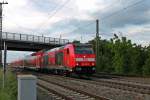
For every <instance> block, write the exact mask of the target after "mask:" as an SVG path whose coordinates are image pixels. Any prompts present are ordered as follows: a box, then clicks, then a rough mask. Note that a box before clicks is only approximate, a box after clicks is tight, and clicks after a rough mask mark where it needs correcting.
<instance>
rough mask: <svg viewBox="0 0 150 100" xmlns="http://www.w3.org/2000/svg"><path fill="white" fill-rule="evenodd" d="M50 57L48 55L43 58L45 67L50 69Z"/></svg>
mask: <svg viewBox="0 0 150 100" xmlns="http://www.w3.org/2000/svg"><path fill="white" fill-rule="evenodd" d="M48 62H49V57H48V54H46V55H44V56H43V67H48Z"/></svg>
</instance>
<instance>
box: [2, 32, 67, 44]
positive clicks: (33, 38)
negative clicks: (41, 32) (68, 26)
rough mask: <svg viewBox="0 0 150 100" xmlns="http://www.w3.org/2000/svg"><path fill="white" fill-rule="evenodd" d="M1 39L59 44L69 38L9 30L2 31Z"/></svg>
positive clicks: (65, 42)
mask: <svg viewBox="0 0 150 100" xmlns="http://www.w3.org/2000/svg"><path fill="white" fill-rule="evenodd" d="M2 39H5V40H17V41H24V42H36V43H47V44H61V45H63V44H67V43H69V40H67V39H59V38H51V37H43V36H36V35H28V34H19V33H9V32H3V33H2Z"/></svg>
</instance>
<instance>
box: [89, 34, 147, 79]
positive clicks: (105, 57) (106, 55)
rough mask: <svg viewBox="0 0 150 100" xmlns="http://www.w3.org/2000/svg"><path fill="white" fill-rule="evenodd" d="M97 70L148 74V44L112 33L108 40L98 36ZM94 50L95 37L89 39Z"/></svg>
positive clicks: (114, 72)
mask: <svg viewBox="0 0 150 100" xmlns="http://www.w3.org/2000/svg"><path fill="white" fill-rule="evenodd" d="M98 41H99V55H97V56H98V59H99V60H98V66H97V72H105V73H112V74H120V75H137V76H150V45H149V46H147V47H146V46H145V47H143V46H141V45H138V44H135V43H132V41H131V40H129V39H127V38H126V37H119V36H117V35H116V34H114V37H113V38H111V39H110V40H103V39H101V38H99V40H98ZM89 43H91V44H93V48H94V50H95V44H96V43H95V39H93V40H91V41H89Z"/></svg>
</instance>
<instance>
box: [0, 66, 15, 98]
mask: <svg viewBox="0 0 150 100" xmlns="http://www.w3.org/2000/svg"><path fill="white" fill-rule="evenodd" d="M0 100H17V79H16V77H15V75H14V74H13V73H12V72H10V71H7V72H6V79H5V87H4V88H3V71H2V68H0Z"/></svg>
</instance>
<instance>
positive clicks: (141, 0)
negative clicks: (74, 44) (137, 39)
mask: <svg viewBox="0 0 150 100" xmlns="http://www.w3.org/2000/svg"><path fill="white" fill-rule="evenodd" d="M143 1H144V0H140V1H137V2H135V3H133V4H130V5H128V6H126V7H123V8H122V9H119V10H117V11H115V12H113V13H111V14H110V15H107V16H104V17H103V18H101V19H100V20H101V21H104V20H106V19H108V18H110V17H112V16H114V15H117V14H119V13H120V12H121V11H123V10H127V9H129V8H131V7H134V6H136V5H138V4H140V3H141V2H143ZM93 22H94V21H93ZM91 24H93V23H89V24H87V25H83V26H82V27H77V28H76V29H74V30H73V31H71V32H69V33H73V32H76V31H79V30H80V29H82V30H83V29H85V28H86V27H87V26H89V25H91ZM67 34H68V33H67Z"/></svg>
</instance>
